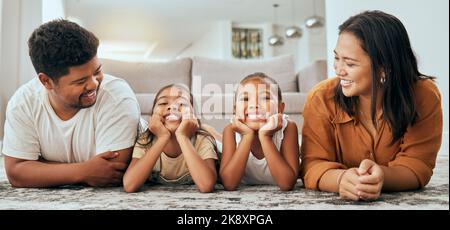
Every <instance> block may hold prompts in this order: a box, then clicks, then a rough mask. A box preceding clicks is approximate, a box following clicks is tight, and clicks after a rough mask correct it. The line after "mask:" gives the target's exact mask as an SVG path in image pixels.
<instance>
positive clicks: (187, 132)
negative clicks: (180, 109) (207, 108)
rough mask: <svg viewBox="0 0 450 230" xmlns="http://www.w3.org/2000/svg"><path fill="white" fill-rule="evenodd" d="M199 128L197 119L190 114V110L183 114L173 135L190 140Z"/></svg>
mask: <svg viewBox="0 0 450 230" xmlns="http://www.w3.org/2000/svg"><path fill="white" fill-rule="evenodd" d="M199 128H200V125H199V123H198V120H197V118H196V117H195V116H194V114H193V113H192V110H188V111H186V112H185V113H183V115H182V118H181V123H180V126H178V128H177V130H176V131H175V135H176V136H183V137H187V138H191V137H192V136H193V135H194V134H195V132H197V130H198V129H199Z"/></svg>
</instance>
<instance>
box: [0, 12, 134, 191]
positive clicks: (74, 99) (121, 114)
mask: <svg viewBox="0 0 450 230" xmlns="http://www.w3.org/2000/svg"><path fill="white" fill-rule="evenodd" d="M98 45H99V41H98V39H97V38H96V37H95V35H94V34H92V33H91V32H89V31H87V30H86V29H84V28H82V27H80V26H78V25H77V24H75V23H73V22H69V21H66V20H54V21H51V22H48V23H46V24H43V25H41V26H40V27H39V28H37V29H36V30H35V31H34V32H33V33H32V35H31V37H30V38H29V40H28V47H29V55H30V57H31V61H32V63H33V66H34V68H35V70H36V72H37V74H38V77H37V78H34V79H32V80H31V81H29V82H28V83H26V84H25V85H23V86H21V87H20V88H19V89H18V90H17V91H16V92H15V94H14V95H13V97H12V98H11V99H10V100H9V102H8V106H7V111H6V122H5V137H4V144H3V150H2V153H3V154H4V155H5V169H6V174H7V176H8V179H9V181H10V183H11V185H12V186H14V187H50V186H58V185H65V184H80V183H81V184H87V185H90V186H114V185H119V184H121V182H122V177H123V173H124V171H125V170H126V168H127V165H128V163H129V161H130V158H131V151H132V148H133V146H134V143H135V140H136V135H137V129H138V123H139V114H140V109H139V105H138V103H137V100H136V97H135V95H134V93H133V91H132V90H131V88H130V87H129V86H128V84H127V83H126V82H125V81H124V80H122V79H119V78H115V77H112V76H109V75H103V73H102V69H101V64H100V63H99V60H98V59H97V49H98Z"/></svg>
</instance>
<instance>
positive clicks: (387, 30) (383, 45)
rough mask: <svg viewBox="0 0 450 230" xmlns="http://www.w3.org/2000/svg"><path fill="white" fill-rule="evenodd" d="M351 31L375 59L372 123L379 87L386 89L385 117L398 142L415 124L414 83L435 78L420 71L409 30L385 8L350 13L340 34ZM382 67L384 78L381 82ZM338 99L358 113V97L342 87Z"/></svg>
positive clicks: (383, 98)
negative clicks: (346, 92) (351, 14)
mask: <svg viewBox="0 0 450 230" xmlns="http://www.w3.org/2000/svg"><path fill="white" fill-rule="evenodd" d="M342 33H351V34H353V35H354V36H355V37H357V38H358V40H359V41H360V42H361V46H362V49H363V50H364V51H365V52H366V53H367V54H368V56H369V57H370V60H371V63H372V99H371V117H372V123H373V124H374V125H375V127H377V122H376V118H375V114H376V101H377V95H378V90H382V98H381V100H382V109H383V119H384V120H385V121H387V123H388V124H389V126H390V128H391V130H392V134H393V137H392V141H391V143H390V145H392V144H394V143H395V142H396V141H398V140H399V139H400V138H402V137H403V135H404V134H405V132H406V130H407V128H408V126H409V125H411V126H412V125H414V123H415V121H416V119H417V116H418V114H417V110H416V103H415V94H414V88H413V87H414V83H415V82H416V81H418V80H420V79H434V77H431V76H426V75H424V74H422V73H420V72H419V70H418V67H417V59H416V56H415V55H414V52H413V50H412V48H411V44H410V41H409V38H408V32H407V31H406V29H405V27H404V26H403V24H402V23H401V22H400V20H399V19H397V18H396V17H394V16H393V15H390V14H387V13H384V12H382V11H365V12H363V13H360V14H357V15H355V16H352V17H350V18H349V19H347V21H345V22H344V23H343V24H342V25H340V26H339V34H342ZM382 71H383V72H384V76H383V77H384V82H381V78H382ZM334 100H335V102H336V103H337V104H338V106H339V107H341V108H342V109H343V110H344V111H345V112H346V113H347V114H349V115H350V116H354V115H355V110H356V108H357V105H358V102H359V100H358V97H346V96H345V95H344V94H343V92H342V87H341V85H340V84H338V85H337V86H336V88H335V97H334Z"/></svg>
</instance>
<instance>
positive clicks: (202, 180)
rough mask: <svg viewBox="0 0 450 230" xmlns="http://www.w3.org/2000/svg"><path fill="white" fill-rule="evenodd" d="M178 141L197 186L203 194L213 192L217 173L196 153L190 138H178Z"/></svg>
mask: <svg viewBox="0 0 450 230" xmlns="http://www.w3.org/2000/svg"><path fill="white" fill-rule="evenodd" d="M177 141H178V144H179V145H180V148H181V151H182V152H183V154H184V159H185V160H186V164H187V166H188V168H189V172H190V174H191V176H192V179H193V180H194V182H195V184H196V185H197V186H198V187H199V189H200V191H202V192H210V191H212V189H213V188H214V185H215V183H216V179H217V174H216V172H215V171H213V170H212V169H211V168H210V167H209V166H208V165H207V163H206V161H205V160H203V159H202V158H201V157H200V156H199V155H198V154H197V153H196V151H195V148H194V146H193V145H192V143H191V141H190V139H189V138H188V137H185V136H177Z"/></svg>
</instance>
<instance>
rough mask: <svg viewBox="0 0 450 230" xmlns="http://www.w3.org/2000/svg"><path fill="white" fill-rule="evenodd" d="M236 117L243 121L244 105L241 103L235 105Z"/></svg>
mask: <svg viewBox="0 0 450 230" xmlns="http://www.w3.org/2000/svg"><path fill="white" fill-rule="evenodd" d="M236 117H237V118H239V119H245V113H244V104H243V103H237V104H236Z"/></svg>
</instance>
